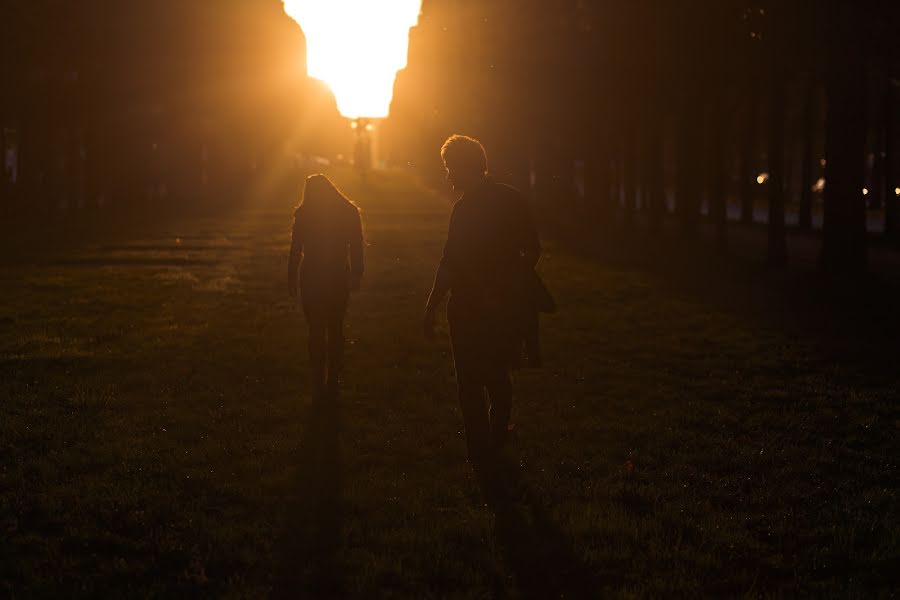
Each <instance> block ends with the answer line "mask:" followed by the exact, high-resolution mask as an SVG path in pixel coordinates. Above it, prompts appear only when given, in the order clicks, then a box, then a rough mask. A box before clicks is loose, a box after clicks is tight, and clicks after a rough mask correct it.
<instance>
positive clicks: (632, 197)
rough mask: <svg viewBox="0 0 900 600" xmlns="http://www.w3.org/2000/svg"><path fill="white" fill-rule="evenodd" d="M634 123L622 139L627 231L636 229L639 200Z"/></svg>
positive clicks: (630, 124)
mask: <svg viewBox="0 0 900 600" xmlns="http://www.w3.org/2000/svg"><path fill="white" fill-rule="evenodd" d="M635 133H636V131H635V128H634V126H633V122H631V123H629V125H628V127H626V128H625V131H624V135H623V137H622V178H623V180H624V181H623V186H624V192H625V198H624V200H623V206H622V215H623V219H624V227H625V229H632V228H633V227H634V211H635V204H636V200H637V193H636V192H637V178H638V173H637V166H638V160H637V157H638V149H637V136H636V135H635Z"/></svg>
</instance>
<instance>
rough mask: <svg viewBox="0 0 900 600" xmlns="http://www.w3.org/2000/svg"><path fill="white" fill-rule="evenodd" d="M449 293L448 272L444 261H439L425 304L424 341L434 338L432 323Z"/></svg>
mask: <svg viewBox="0 0 900 600" xmlns="http://www.w3.org/2000/svg"><path fill="white" fill-rule="evenodd" d="M449 291H450V271H449V269H448V268H447V264H446V262H445V261H443V260H442V261H441V264H440V265H438V268H437V272H436V273H435V274H434V285H433V286H432V287H431V293H430V294H429V295H428V302H426V303H425V323H424V331H425V338H426V339H429V340H430V339H433V338H434V323H435V320H436V319H437V309H438V306H440V305H441V302H443V301H444V298H446V297H447V293H448V292H449Z"/></svg>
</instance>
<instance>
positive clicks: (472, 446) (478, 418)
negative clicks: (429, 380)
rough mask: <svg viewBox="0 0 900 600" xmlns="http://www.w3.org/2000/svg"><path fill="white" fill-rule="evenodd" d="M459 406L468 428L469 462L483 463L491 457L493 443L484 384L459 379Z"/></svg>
mask: <svg viewBox="0 0 900 600" xmlns="http://www.w3.org/2000/svg"><path fill="white" fill-rule="evenodd" d="M457 385H458V388H459V408H460V411H462V416H463V424H464V426H465V428H466V447H467V449H468V452H469V462H471V463H472V464H473V465H475V464H481V463H483V462H484V461H485V460H487V459H488V458H489V457H490V454H491V450H492V444H491V436H490V424H489V421H488V409H487V403H486V401H485V397H484V386H482V385H480V384H472V383H467V382H465V381H458V384H457Z"/></svg>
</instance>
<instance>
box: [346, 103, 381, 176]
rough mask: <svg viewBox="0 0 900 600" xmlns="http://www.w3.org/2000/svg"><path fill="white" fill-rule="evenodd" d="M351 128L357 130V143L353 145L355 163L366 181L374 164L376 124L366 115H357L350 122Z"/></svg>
mask: <svg viewBox="0 0 900 600" xmlns="http://www.w3.org/2000/svg"><path fill="white" fill-rule="evenodd" d="M350 128H351V129H352V130H353V131H355V132H356V143H355V144H354V147H353V164H354V165H355V166H356V170H357V172H358V173H359V176H360V178H362V179H363V180H364V181H365V179H366V175H367V174H368V172H369V169H370V168H371V166H372V136H371V135H370V134H371V133H372V132H373V131H374V130H375V125H373V124H372V121H371V120H370V119H367V118H366V117H357V118H356V119H353V120H352V121H351V122H350Z"/></svg>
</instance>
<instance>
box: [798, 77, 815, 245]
mask: <svg viewBox="0 0 900 600" xmlns="http://www.w3.org/2000/svg"><path fill="white" fill-rule="evenodd" d="M803 113H804V114H803V121H804V122H803V164H802V165H801V166H800V211H799V221H798V224H799V226H800V229H801V230H802V231H809V230H811V229H812V186H813V181H812V164H813V156H812V149H813V139H814V136H815V127H816V79H815V76H814V75H813V74H812V73H810V74H809V81H807V88H806V106H805V107H804V109H803Z"/></svg>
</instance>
